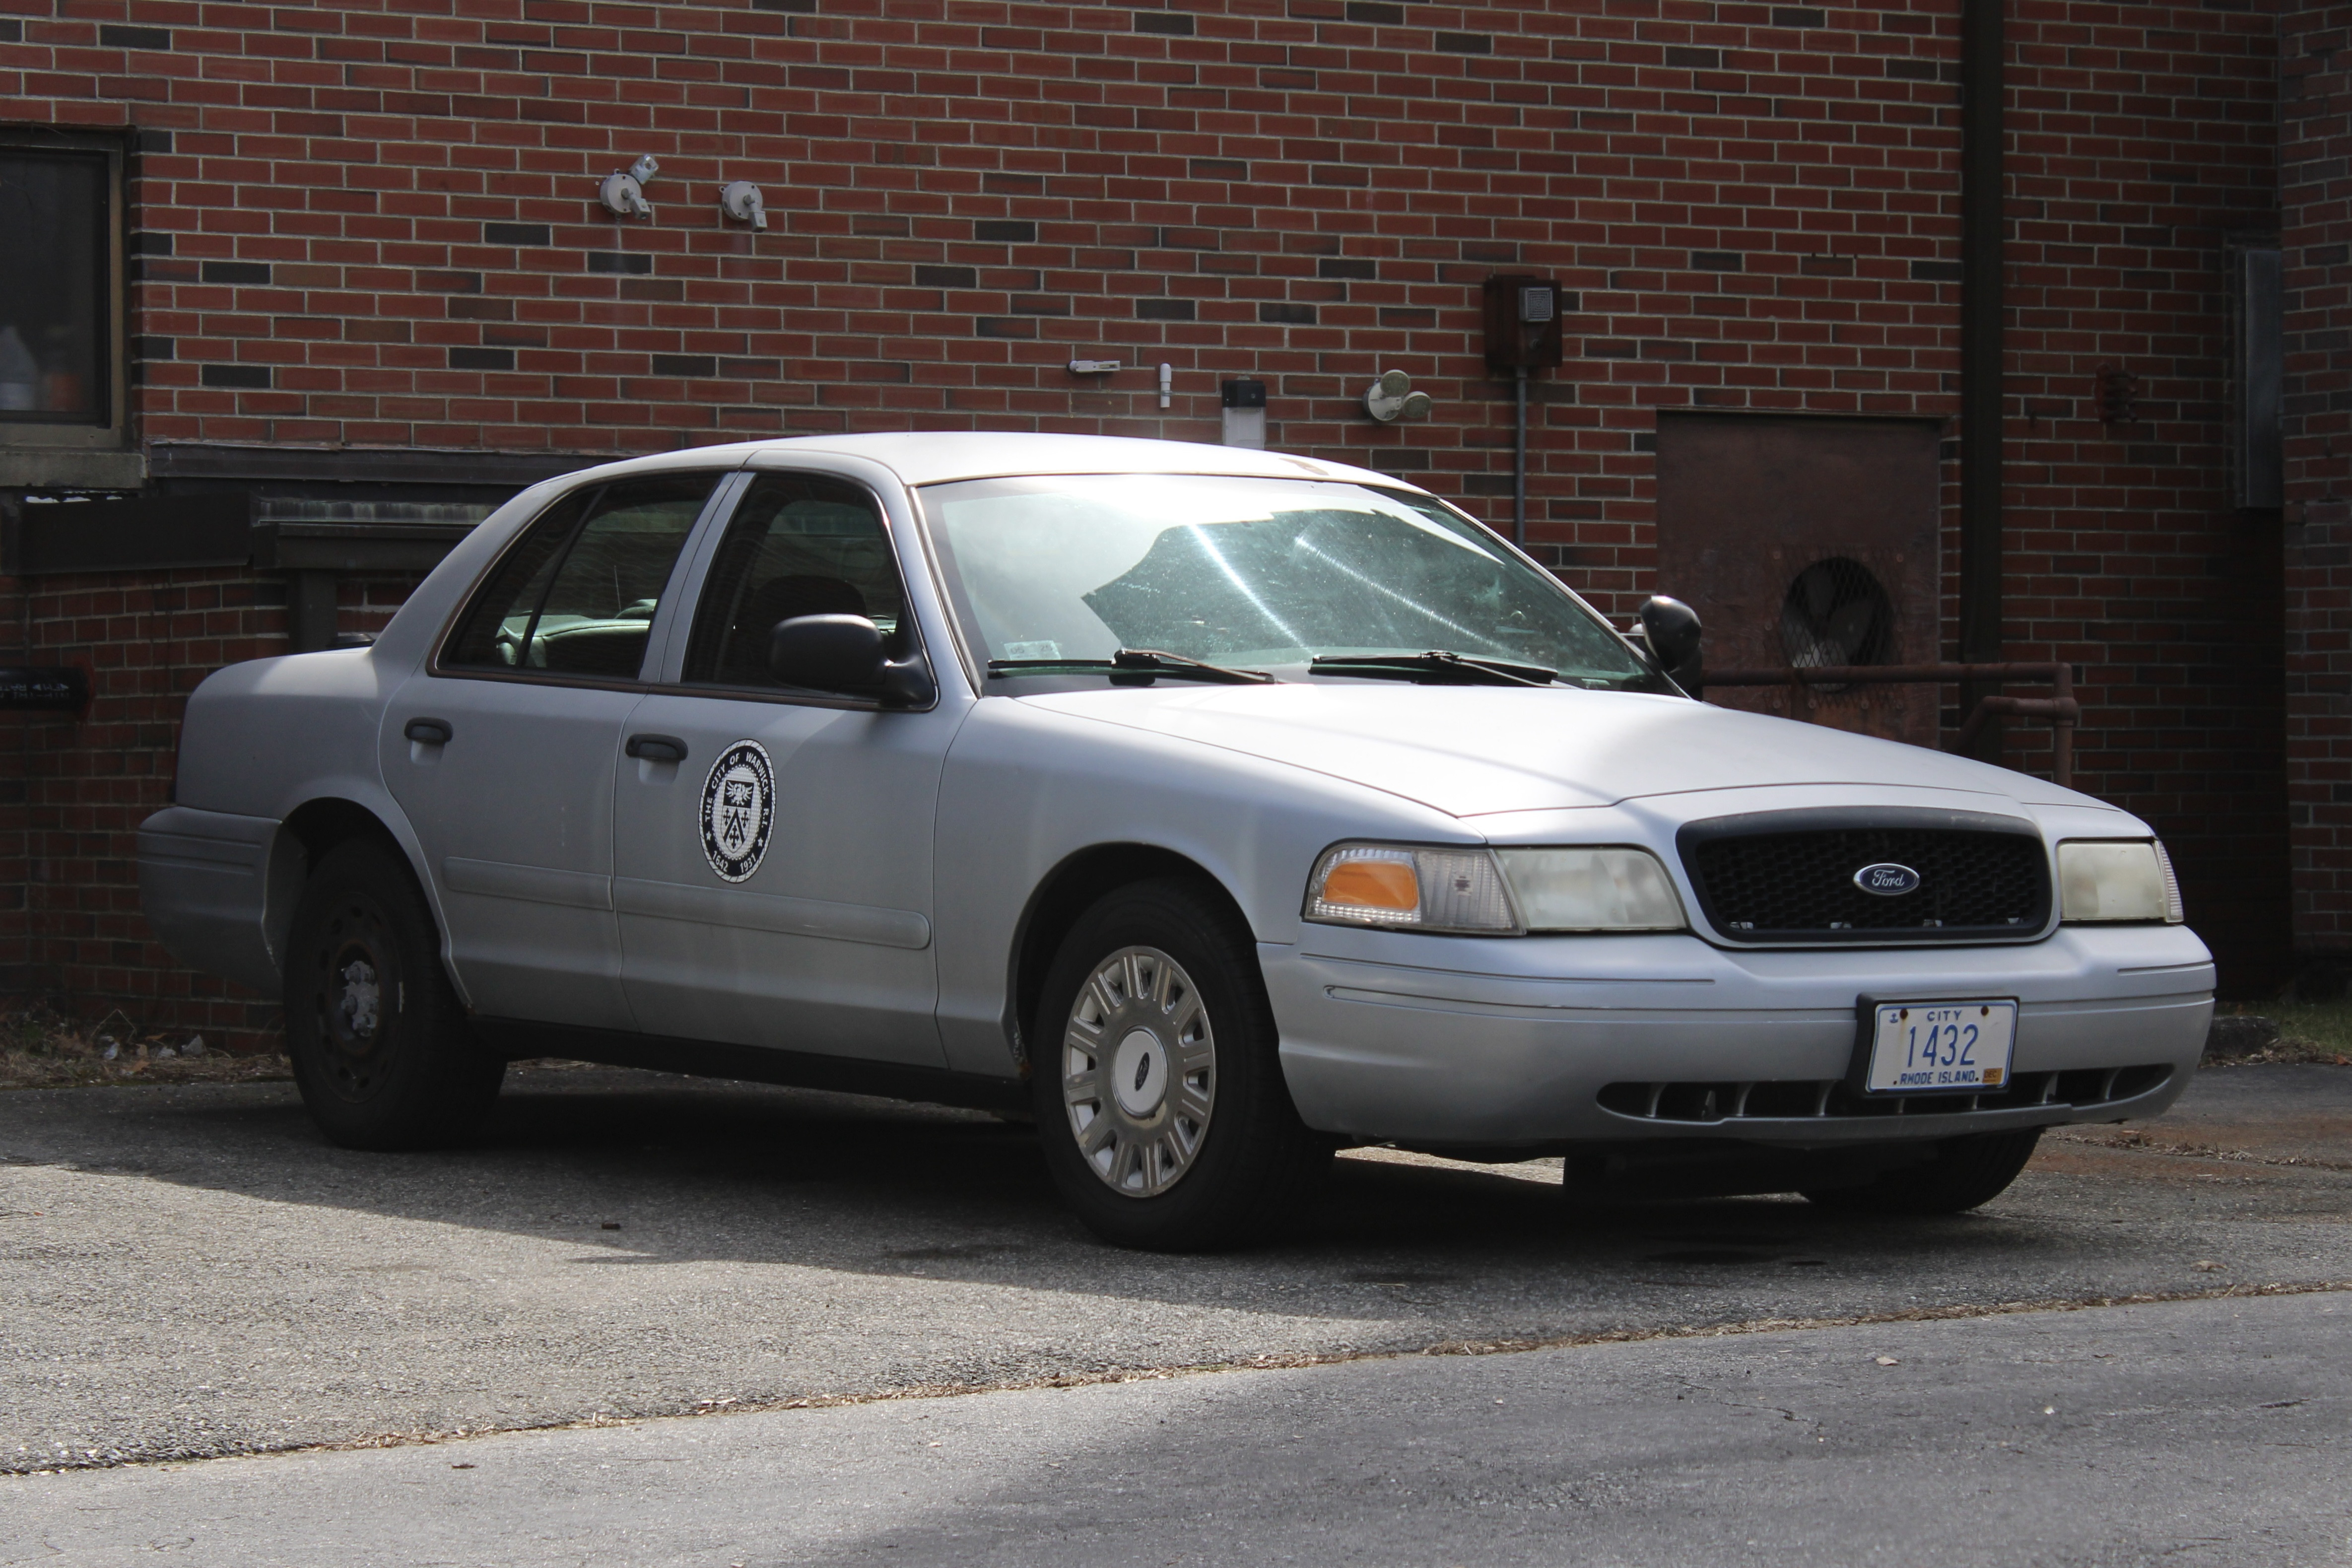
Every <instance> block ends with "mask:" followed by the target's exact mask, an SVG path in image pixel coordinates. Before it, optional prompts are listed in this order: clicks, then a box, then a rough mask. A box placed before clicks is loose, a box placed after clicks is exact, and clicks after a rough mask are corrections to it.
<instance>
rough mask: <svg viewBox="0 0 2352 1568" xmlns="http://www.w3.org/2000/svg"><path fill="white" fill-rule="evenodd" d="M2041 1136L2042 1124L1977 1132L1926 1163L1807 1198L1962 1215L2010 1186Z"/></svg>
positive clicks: (1857, 1208)
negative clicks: (2016, 1128) (2018, 1129)
mask: <svg viewBox="0 0 2352 1568" xmlns="http://www.w3.org/2000/svg"><path fill="white" fill-rule="evenodd" d="M2041 1141H2042V1129H2040V1128H2039V1127H2028V1128H2026V1129H2025V1130H2024V1131H2020V1132H1977V1133H1971V1134H1969V1136H1968V1137H1965V1138H1954V1139H1951V1140H1949V1141H1948V1142H1946V1143H1945V1144H1944V1146H1943V1147H1942V1148H1941V1149H1938V1150H1937V1152H1936V1157H1935V1158H1934V1159H1932V1160H1930V1161H1928V1162H1927V1163H1926V1164H1924V1165H1910V1166H1906V1167H1905V1168H1904V1169H1902V1170H1898V1171H1887V1172H1884V1173H1881V1174H1879V1175H1877V1176H1874V1177H1873V1178H1872V1179H1871V1180H1869V1181H1867V1182H1864V1183H1863V1184H1861V1185H1859V1186H1853V1187H1828V1188H1822V1189H1820V1190H1808V1191H1807V1192H1806V1194H1805V1198H1806V1200H1807V1201H1808V1202H1810V1203H1815V1204H1819V1205H1821V1206H1822V1207H1823V1208H1826V1209H1838V1210H1842V1211H1843V1212H1845V1213H1848V1214H1884V1215H1936V1214H1962V1213H1965V1212H1966V1211H1968V1210H1969V1209H1972V1208H1975V1207H1977V1206H1978V1205H1979V1204H1988V1203H1990V1202H1991V1201H1992V1200H1993V1199H1995V1198H1997V1197H1999V1196H2000V1194H2002V1193H2003V1192H2005V1191H2007V1190H2008V1187H2009V1184H2010V1183H2011V1182H2013V1181H2015V1180H2017V1174H2018V1173H2019V1172H2021V1171H2022V1170H2024V1169H2025V1163H2026V1162H2027V1161H2028V1160H2031V1159H2032V1158H2033V1146H2034V1145H2035V1144H2036V1143H2038V1142H2041Z"/></svg>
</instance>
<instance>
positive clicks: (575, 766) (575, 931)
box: [379, 470, 722, 1029]
mask: <svg viewBox="0 0 2352 1568" xmlns="http://www.w3.org/2000/svg"><path fill="white" fill-rule="evenodd" d="M721 477H722V476H721V475H720V474H719V473H716V472H712V471H709V470H704V471H699V472H688V473H679V474H667V475H656V476H650V477H645V478H638V479H627V480H622V481H616V482H613V483H609V484H604V485H593V486H588V487H583V489H578V490H573V491H571V492H569V493H567V494H566V495H565V496H563V497H562V498H561V499H560V500H557V501H556V502H555V503H554V504H553V505H552V506H551V507H550V508H549V510H547V511H546V512H544V513H542V514H541V516H540V517H539V518H538V519H537V520H535V521H533V522H532V523H531V524H530V527H529V528H527V529H525V530H524V531H522V532H521V533H520V534H519V535H518V536H517V538H516V541H515V542H514V543H513V544H512V545H511V546H509V548H508V550H507V551H506V552H504V553H503V554H502V555H501V556H500V558H499V562H498V563H497V564H496V565H494V566H493V567H492V568H491V569H490V571H489V572H488V573H487V574H485V576H484V580H483V584H482V586H481V587H480V588H479V589H478V590H477V592H476V593H475V595H473V596H472V598H471V599H470V600H469V602H468V604H467V608H466V609H465V610H464V611H463V612H462V613H461V614H460V615H459V616H458V617H457V622H456V623H455V625H454V626H453V628H452V630H451V633H450V635H449V637H447V639H446V641H445V642H444V644H443V645H442V646H441V647H439V648H437V649H436V651H435V654H434V656H433V657H432V658H430V659H429V660H428V661H427V663H426V666H425V668H424V669H422V670H420V671H419V672H418V673H417V674H415V676H412V677H411V678H410V679H408V680H407V681H406V682H405V683H404V685H403V686H402V687H401V689H399V690H398V691H397V692H395V693H394V698H393V700H392V703H391V705H390V706H389V707H388V708H387V709H386V710H385V716H384V726H383V733H382V735H381V737H380V739H379V747H380V755H381V759H382V763H383V776H384V782H385V784H386V787H387V788H389V789H390V790H391V792H392V794H393V797H394V799H395V800H397V801H398V802H399V803H400V805H401V808H402V810H404V812H406V813H407V815H408V819H409V823H410V825H411V826H413V827H414V828H415V832H416V836H417V839H418V841H419V843H420V844H421V846H422V847H423V848H424V851H425V871H426V874H427V875H428V876H429V877H430V878H431V879H432V880H433V882H434V885H435V888H436V891H437V892H438V893H439V895H440V903H441V912H442V918H443V921H444V922H445V923H446V926H447V931H448V942H449V957H450V962H451V963H452V965H453V966H454V967H455V969H456V971H457V978H458V980H459V982H460V983H461V984H463V985H464V987H465V990H466V994H467V1001H468V1002H469V1003H470V1004H471V1005H472V1006H473V1008H474V1010H475V1011H476V1012H477V1013H478V1014H481V1015H484V1016H491V1017H503V1018H519V1019H527V1020H530V1021H532V1022H538V1023H551V1024H577V1025H586V1026H592V1027H597V1028H607V1029H627V1028H630V1027H632V1022H631V1019H630V1016H629V1009H628V1003H627V999H626V996H625V993H624V991H623V989H622V986H621V974H620V969H621V965H620V934H619V928H618V926H617V924H616V923H615V921H614V914H613V891H612V889H613V781H614V763H615V759H616V758H617V757H618V755H619V753H620V749H621V740H622V732H623V727H624V722H625V720H626V719H627V718H628V716H629V714H630V713H631V712H632V711H633V710H635V709H636V707H637V706H638V705H639V704H640V703H641V702H642V701H643V700H645V688H644V686H643V685H642V684H641V681H640V675H641V673H642V665H643V663H644V661H645V659H646V657H647V650H648V648H652V649H656V650H657V649H659V648H660V647H662V646H663V639H664V638H665V637H666V634H667V626H668V622H669V620H670V618H671V616H670V613H669V610H670V605H669V601H670V599H671V597H672V595H671V592H670V584H671V583H672V581H673V580H674V579H677V578H678V577H679V575H680V573H679V565H680V560H681V555H682V547H683V545H684V544H685V542H686V541H687V539H688V537H689V536H690V535H691V533H692V531H693V528H694V525H695V523H696V522H697V521H698V519H699V518H700V517H701V516H702V514H703V513H704V511H705V510H706V509H707V507H708V505H709V500H710V497H711V493H712V490H713V489H714V487H716V486H717V485H718V483H719V479H720V478H721Z"/></svg>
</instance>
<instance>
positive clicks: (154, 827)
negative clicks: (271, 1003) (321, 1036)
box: [139, 805, 281, 996]
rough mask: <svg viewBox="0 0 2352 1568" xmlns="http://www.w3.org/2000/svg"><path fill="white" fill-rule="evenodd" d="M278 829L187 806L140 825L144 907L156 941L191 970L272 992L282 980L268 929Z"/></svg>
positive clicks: (257, 819) (268, 821)
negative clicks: (272, 853) (270, 885)
mask: <svg viewBox="0 0 2352 1568" xmlns="http://www.w3.org/2000/svg"><path fill="white" fill-rule="evenodd" d="M277 840H278V823H277V822H276V821H275V820H274V819H272V818H269V817H266V816H231V815H230V814H228V813H226V812H219V811H197V810H195V809H194V808H193V807H190V806H184V805H174V806H167V807H165V808H164V809H163V810H162V811H159V812H157V813H156V814H155V815H154V816H151V817H149V818H148V819H147V820H146V821H144V822H142V823H141V824H140V825H139V905H140V908H141V909H142V910H143V911H145V913H146V916H147V924H148V927H149V929H150V930H152V931H154V933H155V938H156V940H157V941H158V942H162V943H163V945H164V946H165V947H167V948H169V949H170V950H171V952H172V955H173V957H174V958H177V959H178V960H180V962H182V963H185V964H187V965H189V966H190V967H191V968H194V969H201V970H203V971H205V973H209V974H218V975H221V976H224V977H225V978H227V979H230V980H234V981H236V983H237V984H241V985H250V986H252V987H253V988H254V989H255V990H257V991H260V992H263V993H265V994H269V995H271V996H275V995H276V994H278V988H279V985H280V984H281V980H280V976H279V974H278V960H277V957H276V955H275V954H273V953H272V952H271V951H270V943H269V937H268V931H267V930H266V929H265V921H266V911H267V910H268V906H269V900H268V884H269V875H270V852H271V850H272V848H273V847H274V846H275V845H276V843H277Z"/></svg>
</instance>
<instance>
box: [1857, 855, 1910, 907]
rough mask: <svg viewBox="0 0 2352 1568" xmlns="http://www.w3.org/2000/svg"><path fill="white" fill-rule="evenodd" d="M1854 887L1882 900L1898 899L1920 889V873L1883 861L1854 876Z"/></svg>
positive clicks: (1865, 868)
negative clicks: (1875, 895)
mask: <svg viewBox="0 0 2352 1568" xmlns="http://www.w3.org/2000/svg"><path fill="white" fill-rule="evenodd" d="M1853 885H1854V886H1855V887H1857V888H1860V889H1862V890H1863V891H1864V892H1865V893H1875V894H1877V895H1878V896H1879V897H1880V898H1882V899H1892V898H1898V897H1900V896H1901V895H1903V894H1905V893H1913V892H1916V891H1918V889H1919V873H1918V872H1916V871H1914V870H1913V869H1911V868H1910V867H1908V866H1897V865H1895V864H1894V863H1893V862H1892V861H1881V862H1880V863H1879V864H1877V865H1875V866H1864V868H1862V869H1861V870H1859V871H1856V872H1855V873H1854V874H1853Z"/></svg>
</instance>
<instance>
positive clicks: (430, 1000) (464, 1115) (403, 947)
mask: <svg viewBox="0 0 2352 1568" xmlns="http://www.w3.org/2000/svg"><path fill="white" fill-rule="evenodd" d="M286 1054H287V1056H288V1058H289V1059H290V1060H291V1061H292V1063H293V1066H294V1083H295V1086H296V1087H297V1088H298V1089H300V1090H301V1092H302V1103H303V1105H304V1106H306V1107H307V1108H308V1109H309V1110H310V1117H311V1120H312V1121H316V1122H317V1123H318V1124H319V1130H320V1131H322V1132H324V1133H325V1134H326V1135H327V1137H328V1138H329V1139H330V1140H331V1141H332V1142H336V1143H340V1144H341V1145H342V1146H343V1147H345V1148H347V1149H381V1150H393V1149H429V1148H436V1147H438V1146H441V1145H444V1144H448V1143H454V1142H459V1141H461V1140H463V1139H465V1138H466V1137H467V1136H468V1135H470V1134H471V1133H472V1132H473V1131H475V1129H476V1128H478V1127H479V1126H480V1125H481V1121H482V1119H483V1118H484V1117H485V1116H487V1115H488V1113H489V1110H490V1105H491V1102H492V1101H494V1100H496V1099H497V1098H498V1093H499V1083H500V1081H501V1080H502V1079H504V1078H505V1077H506V1063H505V1062H504V1061H503V1060H502V1059H500V1058H497V1057H494V1056H492V1055H490V1054H489V1053H488V1052H486V1051H484V1050H482V1049H481V1048H480V1047H479V1046H478V1045H477V1044H476V1043H475V1040H474V1037H473V1034H472V1031H471V1030H470V1029H469V1028H467V1025H466V1021H465V1017H464V1014H463V1011H462V1009H461V1008H460V1007H459V1006H458V1004H457V992H456V991H455V989H454V988H453V987H452V986H451V985H450V984H449V977H448V973H447V971H446V970H445V969H443V967H442V965H441V942H440V936H439V931H438V930H437V929H436V927H435V925H434V923H433V917H432V914H431V912H430V911H429V910H427V909H426V907H425V895H424V892H423V891H422V890H421V889H419V888H418V887H417V885H416V879H415V876H414V875H413V874H412V873H411V872H410V870H409V868H408V862H407V861H406V859H404V858H403V857H402V856H401V855H400V854H399V853H398V852H397V851H395V850H394V849H393V848H392V847H389V846H387V845H382V844H377V843H373V842H368V841H364V840H362V841H357V842H352V843H347V844H341V845H338V846H336V847H334V848H332V849H331V850H329V851H328V852H327V854H326V856H325V857H324V858H322V859H320V862H319V867H318V869H317V870H315V871H313V872H312V873H311V875H310V882H309V884H308V885H307V886H305V887H304V889H302V900H301V902H300V903H299V905H297V906H296V908H295V911H294V926H293V930H292V931H291V933H290V935H289V941H288V942H287V951H286Z"/></svg>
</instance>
